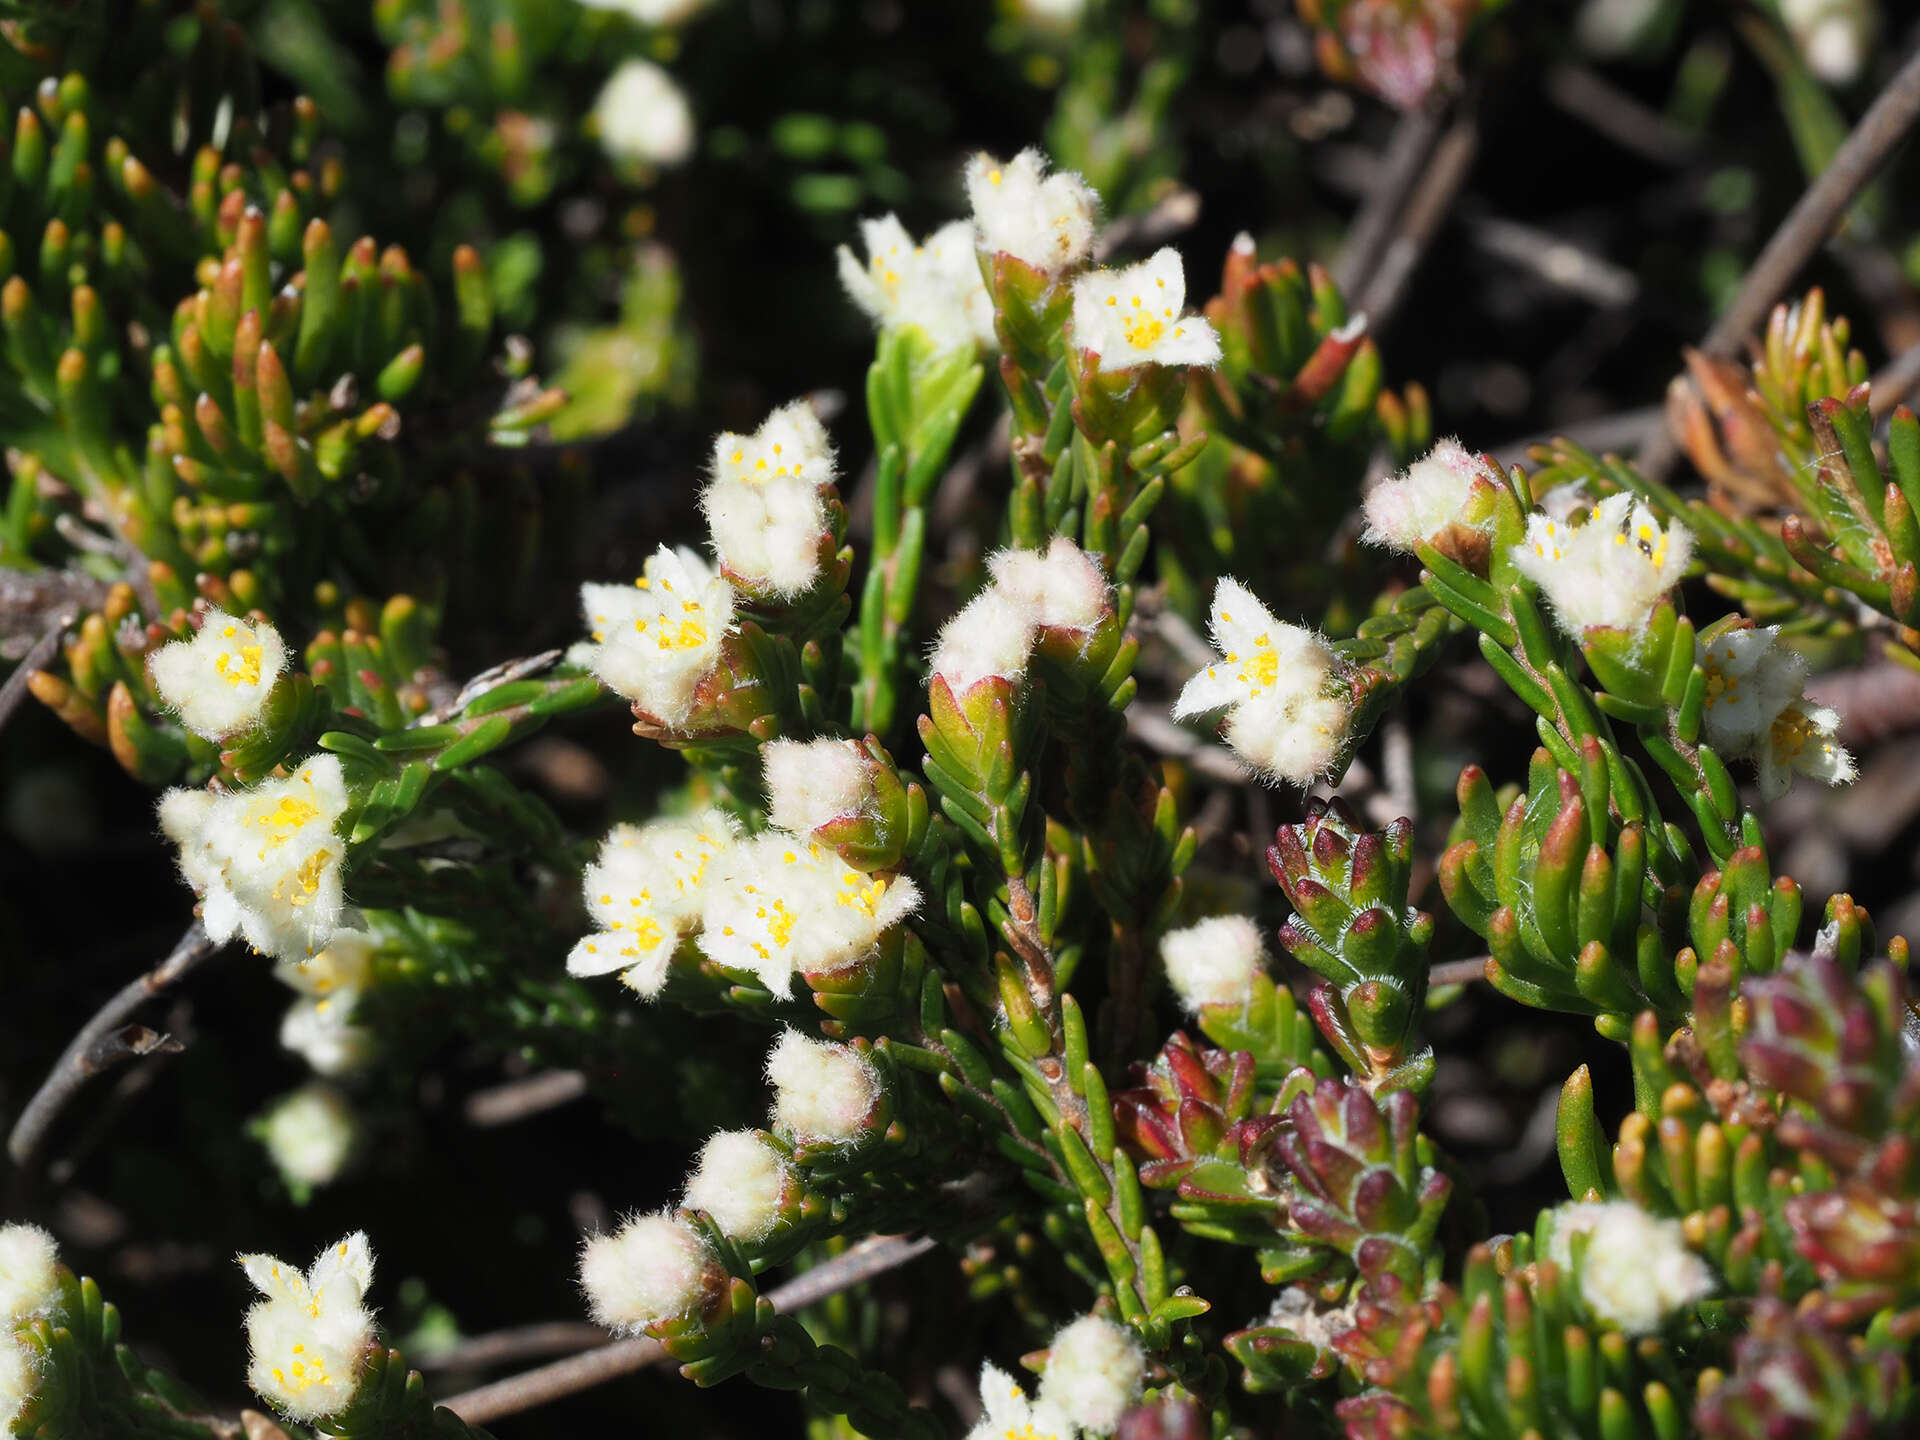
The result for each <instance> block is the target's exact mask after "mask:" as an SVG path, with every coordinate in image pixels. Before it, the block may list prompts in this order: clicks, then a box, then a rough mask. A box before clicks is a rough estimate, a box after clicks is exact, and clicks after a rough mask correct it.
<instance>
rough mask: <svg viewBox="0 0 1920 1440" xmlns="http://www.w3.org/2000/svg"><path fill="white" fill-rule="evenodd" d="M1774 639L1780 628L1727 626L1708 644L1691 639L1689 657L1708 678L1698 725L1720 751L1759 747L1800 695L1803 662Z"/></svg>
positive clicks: (1738, 752)
mask: <svg viewBox="0 0 1920 1440" xmlns="http://www.w3.org/2000/svg"><path fill="white" fill-rule="evenodd" d="M1779 639H1780V630H1779V627H1778V626H1768V627H1766V628H1765V629H1740V630H1729V631H1727V632H1726V633H1725V634H1724V635H1721V636H1720V637H1719V638H1718V639H1716V640H1714V641H1713V642H1712V643H1711V644H1709V643H1707V642H1705V641H1699V642H1696V643H1695V647H1694V658H1695V659H1696V660H1697V661H1698V662H1699V664H1700V668H1701V669H1702V670H1703V671H1705V672H1706V677H1707V693H1706V705H1705V708H1704V709H1702V710H1701V712H1700V725H1701V729H1702V730H1703V731H1704V732H1705V734H1706V740H1707V743H1708V744H1709V745H1711V746H1713V748H1714V749H1716V750H1719V751H1721V752H1722V753H1723V754H1727V755H1746V754H1751V753H1752V752H1753V751H1755V750H1756V749H1758V748H1759V746H1760V744H1761V742H1762V741H1763V740H1764V739H1765V738H1766V734H1767V731H1768V729H1769V728H1770V727H1771V726H1772V724H1773V721H1774V717H1775V716H1777V715H1779V713H1780V712H1781V711H1782V710H1784V709H1786V707H1787V706H1788V705H1789V704H1790V703H1791V702H1793V701H1795V700H1798V699H1799V698H1800V688H1801V686H1802V685H1804V684H1805V683H1806V678H1807V666H1806V662H1805V661H1804V660H1802V659H1801V658H1800V657H1799V656H1798V655H1796V654H1794V653H1793V651H1791V650H1789V649H1787V648H1786V647H1785V646H1784V645H1781V644H1780V643H1779Z"/></svg>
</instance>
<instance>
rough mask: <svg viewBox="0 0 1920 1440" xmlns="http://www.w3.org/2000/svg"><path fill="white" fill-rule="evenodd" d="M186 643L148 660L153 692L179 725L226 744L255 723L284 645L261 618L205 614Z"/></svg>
mask: <svg viewBox="0 0 1920 1440" xmlns="http://www.w3.org/2000/svg"><path fill="white" fill-rule="evenodd" d="M199 619H200V628H199V629H198V630H196V631H195V632H194V634H193V636H192V637H191V638H190V639H186V640H176V641H174V642H173V643H171V644H169V645H162V646H161V647H160V648H159V649H158V650H156V651H154V652H153V654H152V655H151V656H149V657H148V660H147V671H148V673H149V674H150V675H151V676H152V677H153V688H154V689H155V690H156V691H158V692H159V695H160V698H161V699H162V700H163V701H165V702H166V705H167V708H168V709H170V710H172V711H173V712H174V713H175V714H177V715H178V716H179V717H180V723H181V724H183V725H185V726H186V727H187V728H188V729H189V730H191V731H193V733H194V734H196V735H199V736H201V737H203V738H205V739H208V740H226V739H229V738H231V737H233V736H236V735H240V734H244V733H245V732H246V731H248V730H251V729H253V727H254V726H256V725H258V724H259V723H260V717H261V715H262V713H263V712H264V711H265V710H266V706H267V699H268V697H269V696H270V695H271V694H272V693H273V687H274V684H275V683H276V682H277V681H278V680H279V679H280V676H281V675H282V674H283V673H284V672H285V671H286V668H287V647H286V645H285V643H284V642H283V641H282V640H281V639H280V632H279V631H277V630H275V629H274V628H273V626H271V625H269V624H268V623H267V622H266V621H265V620H243V619H241V618H239V617H238V616H234V615H229V614H227V613H226V611H224V610H218V609H213V610H208V611H206V612H205V613H204V614H203V615H201V616H200V617H199Z"/></svg>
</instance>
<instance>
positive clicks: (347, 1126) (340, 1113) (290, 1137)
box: [255, 1081, 360, 1194]
mask: <svg viewBox="0 0 1920 1440" xmlns="http://www.w3.org/2000/svg"><path fill="white" fill-rule="evenodd" d="M255 1133H256V1134H257V1135H258V1136H259V1137H260V1142H261V1143H262V1144H263V1145H265V1146H266V1147H267V1154H268V1155H270V1156H271V1157H272V1158H273V1164H274V1168H275V1169H277V1170H278V1171H279V1172H280V1176H281V1178H282V1179H283V1180H285V1181H286V1183H287V1187H288V1188H289V1189H291V1190H293V1191H295V1192H296V1194H298V1193H301V1192H304V1191H306V1190H310V1189H313V1188H315V1187H317V1186H320V1185H330V1184H332V1183H333V1181H334V1180H335V1179H336V1178H337V1177H338V1176H339V1174H340V1171H341V1170H342V1169H343V1168H344V1167H345V1166H346V1163H347V1159H348V1157H349V1156H351V1155H352V1154H353V1149H354V1146H355V1145H356V1144H358V1143H359V1139H360V1121H359V1118H358V1117H357V1116H355V1114H354V1113H353V1107H352V1106H351V1105H350V1104H348V1103H347V1097H346V1096H345V1095H343V1094H342V1093H341V1092H340V1091H339V1090H338V1089H336V1088H335V1087H334V1086H332V1085H326V1084H322V1083H320V1082H317V1081H316V1082H315V1083H313V1084H310V1085H303V1086H301V1087H300V1088H299V1089H298V1090H295V1091H293V1092H291V1093H290V1094H287V1095H283V1096H282V1097H281V1098H280V1099H279V1100H278V1101H277V1102H275V1104H274V1106H273V1108H272V1109H270V1110H268V1111H267V1113H266V1114H265V1115H263V1116H262V1117H261V1118H260V1120H259V1122H258V1128H257V1129H256V1131H255Z"/></svg>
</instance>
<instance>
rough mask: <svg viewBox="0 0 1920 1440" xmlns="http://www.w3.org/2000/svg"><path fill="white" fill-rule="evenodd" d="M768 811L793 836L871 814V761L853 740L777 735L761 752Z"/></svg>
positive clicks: (777, 824) (809, 833) (781, 827)
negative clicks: (805, 739)
mask: <svg viewBox="0 0 1920 1440" xmlns="http://www.w3.org/2000/svg"><path fill="white" fill-rule="evenodd" d="M760 763H761V768H762V770H763V771H764V773H765V775H766V778H767V816H768V818H769V819H771V820H772V821H773V823H774V825H775V826H776V827H777V828H779V829H781V830H787V831H791V832H792V833H793V834H795V835H800V836H807V835H811V834H812V833H813V832H814V831H815V830H817V829H819V828H820V827H821V826H822V825H826V824H830V823H831V822H833V821H835V820H844V819H847V818H849V817H851V816H856V815H866V814H870V813H871V812H872V810H873V806H874V796H873V770H872V766H873V763H874V762H873V760H872V758H871V757H870V756H869V755H868V754H867V752H866V751H865V750H863V749H862V748H861V747H860V745H859V743H858V742H857V741H853V740H807V741H800V740H775V741H774V742H773V743H772V744H770V745H766V746H764V747H762V749H761V751H760Z"/></svg>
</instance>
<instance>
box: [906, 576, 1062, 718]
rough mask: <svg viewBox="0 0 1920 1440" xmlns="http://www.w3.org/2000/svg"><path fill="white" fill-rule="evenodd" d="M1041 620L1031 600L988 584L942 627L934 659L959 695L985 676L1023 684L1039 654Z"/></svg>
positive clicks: (937, 669)
mask: <svg viewBox="0 0 1920 1440" xmlns="http://www.w3.org/2000/svg"><path fill="white" fill-rule="evenodd" d="M1035 620H1036V617H1035V615H1034V613H1033V608H1032V607H1031V606H1030V605H1027V604H1024V603H1022V602H1021V601H1020V600H1019V599H1017V598H1015V597H1014V596H1011V595H1009V594H1007V592H1006V591H1004V590H1002V589H1000V587H999V586H997V585H992V586H988V587H987V588H986V589H985V590H982V591H981V592H980V593H979V594H978V595H976V596H974V597H973V599H972V600H970V601H968V602H967V604H966V605H965V606H964V607H962V609H961V610H960V613H959V614H957V615H955V616H954V617H953V618H952V619H951V620H949V621H947V623H946V624H945V625H944V626H942V627H941V630H940V638H939V640H938V641H937V642H935V644H934V647H933V656H932V658H931V659H930V660H929V662H928V664H929V665H930V667H931V668H932V670H933V673H934V674H936V675H938V676H939V677H940V678H941V679H943V680H945V681H946V682H947V688H948V689H950V690H951V691H953V693H954V695H955V696H959V695H962V694H964V693H965V692H966V691H968V690H971V689H972V688H973V687H974V686H975V685H977V684H979V683H980V682H981V681H982V680H991V679H995V678H998V679H1002V680H1008V681H1011V682H1013V683H1015V684H1017V683H1019V681H1020V680H1021V679H1022V678H1023V677H1024V676H1025V675H1026V673H1027V661H1028V660H1029V659H1030V658H1031V657H1032V655H1033V642H1034V631H1035Z"/></svg>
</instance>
